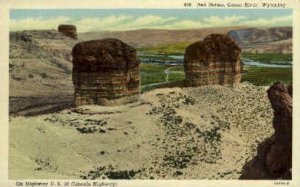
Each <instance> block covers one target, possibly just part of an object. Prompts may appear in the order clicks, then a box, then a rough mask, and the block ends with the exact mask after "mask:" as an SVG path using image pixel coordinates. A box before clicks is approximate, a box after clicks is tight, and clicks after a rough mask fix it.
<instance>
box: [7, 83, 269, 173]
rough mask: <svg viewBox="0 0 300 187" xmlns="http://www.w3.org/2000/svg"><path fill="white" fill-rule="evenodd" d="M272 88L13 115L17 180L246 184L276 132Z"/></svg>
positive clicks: (202, 91)
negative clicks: (261, 147) (245, 171)
mask: <svg viewBox="0 0 300 187" xmlns="http://www.w3.org/2000/svg"><path fill="white" fill-rule="evenodd" d="M272 118H273V114H272V109H271V106H270V104H269V101H268V99H267V96H266V89H265V88H262V87H256V86H253V85H251V84H248V83H243V84H241V85H239V86H237V87H234V88H232V87H224V86H217V85H216V86H203V87H198V88H172V89H166V88H164V89H157V90H153V91H151V92H147V93H144V94H143V95H141V101H140V102H139V103H135V104H131V105H127V106H122V107H100V106H89V107H80V108H78V109H74V108H69V109H65V110H63V111H61V112H59V113H52V114H47V115H38V116H34V117H22V116H19V117H10V133H9V134H10V162H9V174H10V178H11V179H25V178H27V179H29V178H41V179H50V178H56V179H67V178H73V179H101V178H109V179H119V178H123V179H124V178H125V179H238V177H239V176H240V174H241V169H242V166H243V165H244V164H245V162H246V161H248V160H250V159H251V158H252V157H253V156H254V154H255V153H256V147H257V145H258V143H259V142H261V141H262V140H264V139H265V138H266V137H269V136H270V135H271V134H272V133H273V129H272Z"/></svg>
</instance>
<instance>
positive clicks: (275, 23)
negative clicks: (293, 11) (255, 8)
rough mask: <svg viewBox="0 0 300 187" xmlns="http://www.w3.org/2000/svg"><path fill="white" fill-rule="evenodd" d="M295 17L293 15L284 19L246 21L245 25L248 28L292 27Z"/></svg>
mask: <svg viewBox="0 0 300 187" xmlns="http://www.w3.org/2000/svg"><path fill="white" fill-rule="evenodd" d="M292 20H293V17H292V15H289V16H283V17H273V18H270V19H264V18H259V19H256V20H249V21H245V22H244V25H247V26H263V27H265V26H291V25H292Z"/></svg>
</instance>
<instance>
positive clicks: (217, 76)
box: [184, 34, 243, 86]
mask: <svg viewBox="0 0 300 187" xmlns="http://www.w3.org/2000/svg"><path fill="white" fill-rule="evenodd" d="M242 66H243V63H242V60H241V49H240V48H239V46H238V45H237V44H236V43H235V42H234V41H233V40H232V39H231V38H230V37H229V36H228V35H222V34H211V35H209V36H207V37H206V38H205V39H204V40H203V41H198V42H195V43H193V44H191V45H189V46H188V47H187V48H186V49H185V55H184V71H185V77H186V86H202V85H210V84H220V85H226V84H229V85H236V84H238V83H240V81H241V72H242V68H243V67H242Z"/></svg>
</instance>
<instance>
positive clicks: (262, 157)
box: [240, 82, 293, 179]
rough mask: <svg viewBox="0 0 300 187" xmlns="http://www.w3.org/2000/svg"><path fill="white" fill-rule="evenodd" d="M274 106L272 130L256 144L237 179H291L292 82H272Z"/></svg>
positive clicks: (271, 93)
mask: <svg viewBox="0 0 300 187" xmlns="http://www.w3.org/2000/svg"><path fill="white" fill-rule="evenodd" d="M268 97H269V99H270V102H271V105H272V108H273V110H274V119H273V127H274V129H275V134H274V135H272V136H271V137H270V138H267V139H266V140H264V141H263V142H262V143H260V144H259V146H258V148H257V155H256V156H255V157H254V158H253V159H252V160H251V161H250V162H248V163H246V165H245V166H244V168H243V173H242V175H241V177H240V179H291V178H292V174H291V169H292V115H293V106H292V97H293V96H292V86H285V85H284V84H283V83H280V82H278V83H275V84H273V85H272V86H271V87H270V88H269V89H268Z"/></svg>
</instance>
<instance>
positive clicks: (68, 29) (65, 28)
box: [58, 25, 77, 40]
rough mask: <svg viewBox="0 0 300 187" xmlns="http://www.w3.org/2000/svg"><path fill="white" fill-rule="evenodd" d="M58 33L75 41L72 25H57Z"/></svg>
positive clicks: (75, 36) (75, 32)
mask: <svg viewBox="0 0 300 187" xmlns="http://www.w3.org/2000/svg"><path fill="white" fill-rule="evenodd" d="M58 32H60V33H63V34H64V35H65V36H68V37H70V38H73V39H75V40H77V30H76V27H75V26H74V25H59V26H58Z"/></svg>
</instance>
